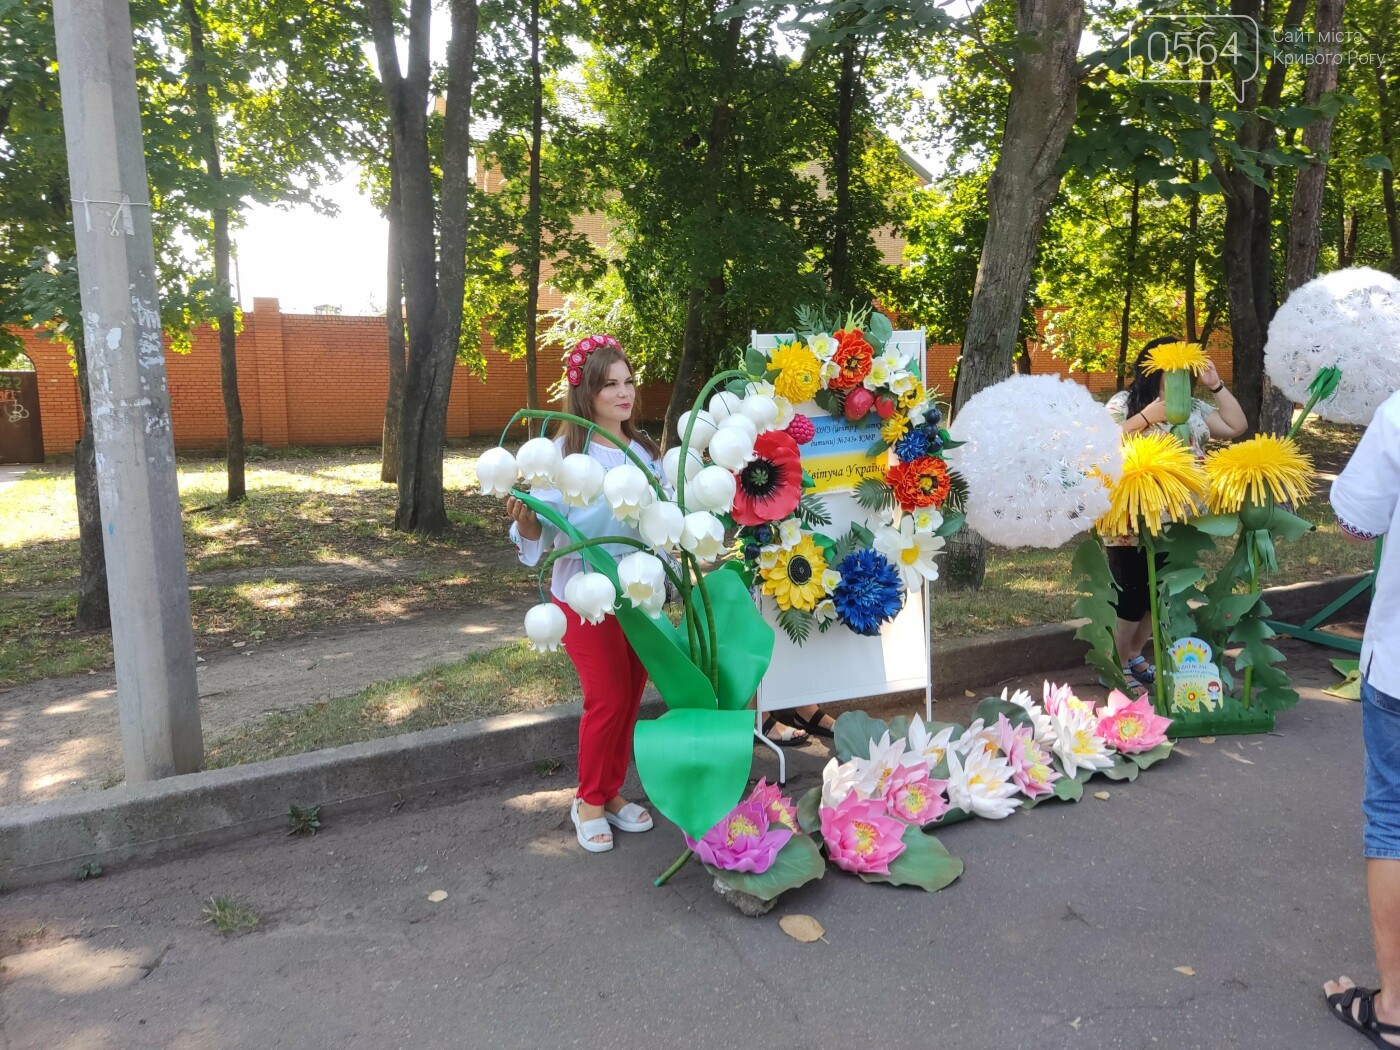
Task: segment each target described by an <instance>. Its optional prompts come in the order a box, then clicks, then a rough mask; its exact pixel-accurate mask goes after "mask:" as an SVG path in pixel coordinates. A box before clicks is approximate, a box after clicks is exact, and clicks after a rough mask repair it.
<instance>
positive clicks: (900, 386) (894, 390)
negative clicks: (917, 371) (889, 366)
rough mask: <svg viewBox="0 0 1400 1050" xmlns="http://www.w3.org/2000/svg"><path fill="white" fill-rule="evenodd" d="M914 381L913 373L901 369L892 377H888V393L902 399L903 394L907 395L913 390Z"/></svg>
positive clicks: (915, 378)
mask: <svg viewBox="0 0 1400 1050" xmlns="http://www.w3.org/2000/svg"><path fill="white" fill-rule="evenodd" d="M916 381H917V377H916V376H915V375H914V373H913V372H909V371H906V370H904V369H901V370H899V371H898V372H896V373H894V375H892V376H890V381H889V388H890V393H891V394H894V395H895V397H903V396H904V395H905V394H907V393H909V391H911V390H913V389H914V383H915V382H916Z"/></svg>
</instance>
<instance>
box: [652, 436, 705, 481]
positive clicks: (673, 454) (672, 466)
mask: <svg viewBox="0 0 1400 1050" xmlns="http://www.w3.org/2000/svg"><path fill="white" fill-rule="evenodd" d="M704 466H705V457H704V456H702V455H700V453H699V452H697V451H695V449H691V450H690V454H689V455H688V456H686V457H685V480H686V482H687V483H689V481H690V479H691V478H693V477H695V475H696V474H699V473H700V471H701V469H702V468H703V467H704ZM680 469H681V447H680V446H679V445H676V446H675V447H674V448H669V449H667V450H666V454H665V455H664V456H662V457H661V471H662V473H663V474H665V475H666V481H667V483H668V484H669V485H670V486H671V488H675V487H676V479H677V477H678V476H679V475H680Z"/></svg>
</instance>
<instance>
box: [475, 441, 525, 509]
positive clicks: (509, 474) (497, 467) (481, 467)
mask: <svg viewBox="0 0 1400 1050" xmlns="http://www.w3.org/2000/svg"><path fill="white" fill-rule="evenodd" d="M519 476H520V475H519V471H518V470H517V469H516V466H515V457H514V456H512V455H511V454H510V453H509V452H508V451H507V450H506V449H503V448H501V447H500V446H499V445H498V446H497V447H495V448H488V449H487V450H486V451H485V452H483V453H482V454H481V456H480V458H479V459H477V461H476V481H477V484H478V485H480V486H481V494H482V495H483V496H506V495H509V494H510V490H511V489H512V488H513V487H514V486H515V482H516V479H517V478H518V477H519Z"/></svg>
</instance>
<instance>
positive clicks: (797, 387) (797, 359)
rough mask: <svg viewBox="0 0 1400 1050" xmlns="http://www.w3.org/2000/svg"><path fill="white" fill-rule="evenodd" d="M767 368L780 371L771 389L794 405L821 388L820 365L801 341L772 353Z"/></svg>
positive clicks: (786, 345) (783, 346)
mask: <svg viewBox="0 0 1400 1050" xmlns="http://www.w3.org/2000/svg"><path fill="white" fill-rule="evenodd" d="M768 360H769V367H770V368H776V369H780V372H779V374H778V377H777V378H776V379H774V380H773V389H774V390H776V391H777V393H778V396H779V397H785V398H787V399H788V400H789V401H791V402H792V403H793V404H794V405H796V404H800V403H802V402H803V401H806V400H808V399H809V398H811V397H812V396H813V395H814V394H816V392H817V391H818V390H820V389H821V388H822V364H821V362H820V361H818V360H817V355H816V354H814V353H812V351H811V349H810V348H809V347H808V346H807V344H806V343H804V342H802V341H801V340H799V341H797V342H795V343H785V344H784V345H782V346H780V347H778V349H777V350H775V351H773V356H772V357H771V358H769V359H768Z"/></svg>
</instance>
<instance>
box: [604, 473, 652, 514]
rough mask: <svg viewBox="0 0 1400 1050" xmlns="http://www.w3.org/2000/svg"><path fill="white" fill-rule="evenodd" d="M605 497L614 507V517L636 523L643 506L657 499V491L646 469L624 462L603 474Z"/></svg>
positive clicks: (609, 504) (610, 505)
mask: <svg viewBox="0 0 1400 1050" xmlns="http://www.w3.org/2000/svg"><path fill="white" fill-rule="evenodd" d="M603 498H604V499H606V500H607V501H608V506H609V507H611V508H612V512H613V517H615V518H617V520H618V521H624V522H626V523H628V524H629V525H635V524H636V523H637V519H638V518H639V517H640V516H641V513H642V510H643V508H645V507H647V506H649V505H650V504H651V503H652V502H653V501H654V500H655V499H656V493H655V491H654V490H653V489H652V487H651V479H650V478H648V477H647V475H646V471H644V470H642V468H641V467H639V466H637V465H636V464H635V463H623V464H622V465H620V466H616V467H613V468H612V470H610V471H608V472H607V474H605V475H604V476H603Z"/></svg>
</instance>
